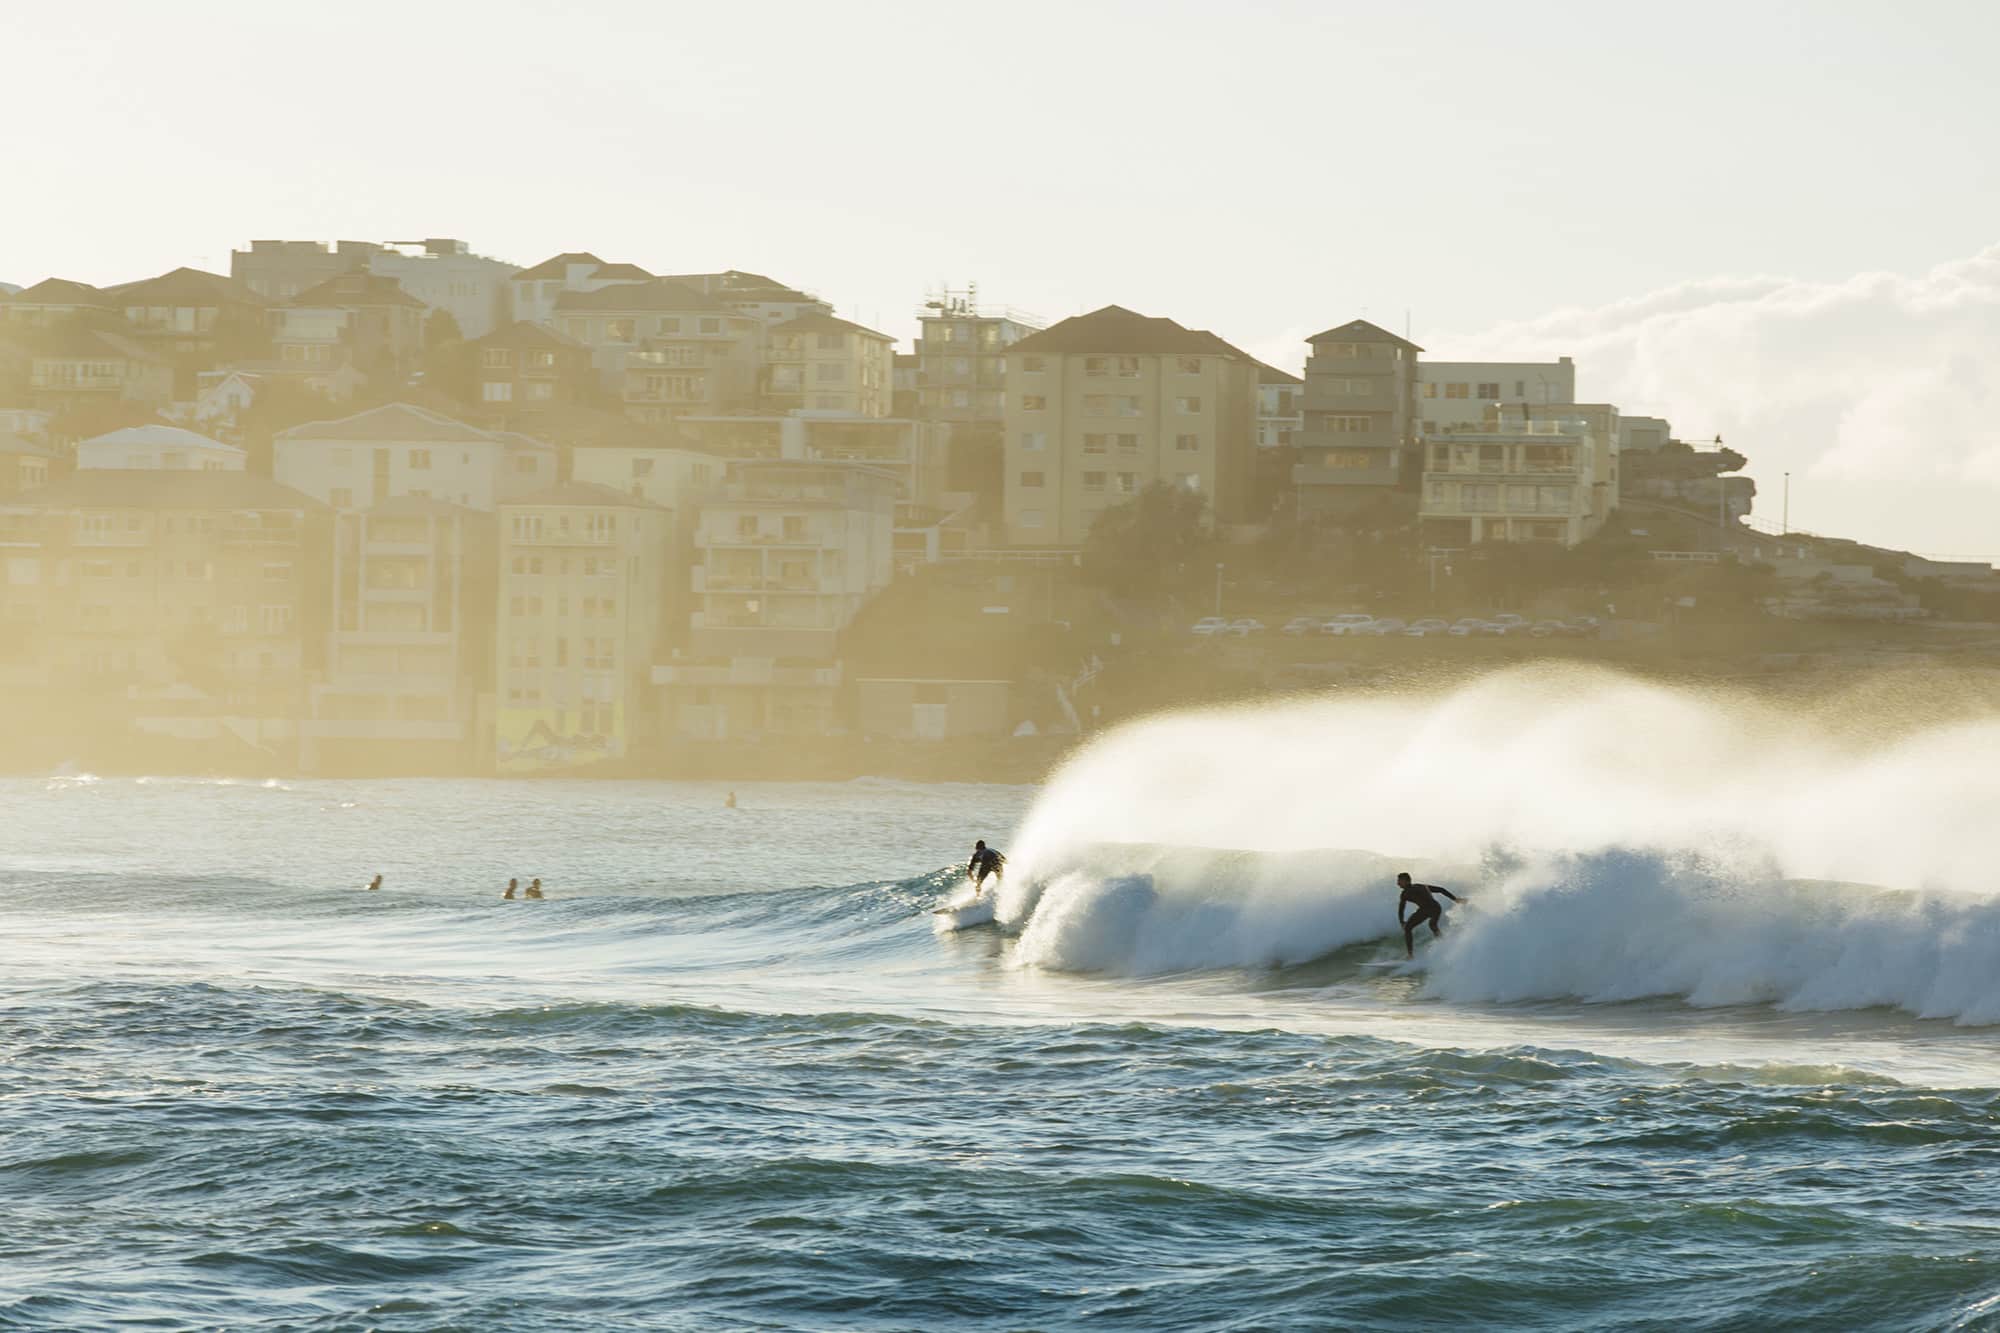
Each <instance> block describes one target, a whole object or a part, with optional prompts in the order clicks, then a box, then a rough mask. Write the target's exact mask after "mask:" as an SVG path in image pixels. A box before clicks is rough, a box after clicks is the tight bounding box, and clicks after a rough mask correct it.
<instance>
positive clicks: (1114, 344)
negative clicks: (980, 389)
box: [1004, 305, 1258, 547]
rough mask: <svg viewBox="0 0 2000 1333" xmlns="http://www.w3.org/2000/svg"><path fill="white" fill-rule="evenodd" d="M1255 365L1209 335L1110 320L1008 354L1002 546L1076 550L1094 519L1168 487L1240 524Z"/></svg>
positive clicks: (1122, 313)
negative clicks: (1192, 494)
mask: <svg viewBox="0 0 2000 1333" xmlns="http://www.w3.org/2000/svg"><path fill="white" fill-rule="evenodd" d="M1257 377H1258V363H1257V362H1256V361H1255V360H1254V359H1253V358H1252V357H1251V356H1250V355H1249V354H1248V353H1247V352H1243V351H1241V350H1239V349H1237V348H1235V347H1232V346H1230V345H1229V344H1228V343H1226V342H1224V341H1223V340H1222V339H1220V338H1218V337H1216V336H1215V335H1214V334H1212V333H1209V332H1206V331H1204V330H1198V329H1188V328H1183V327H1182V326H1181V325H1179V324H1176V323H1175V322H1174V321H1173V320H1171V319H1158V318H1152V317H1149V316H1146V315H1139V314H1134V313H1133V312H1132V311H1130V310H1126V309H1124V308H1122V307H1120V306H1115V305H1114V306H1106V307H1104V308H1103V309H1102V310H1098V311H1094V312H1092V313H1091V314H1088V315H1079V316H1077V317H1076V318H1074V319H1066V320H1063V321H1062V322H1061V323H1059V324H1055V325H1052V326H1051V327H1049V328H1047V329H1044V330H1043V331H1042V332H1040V333H1035V334H1030V335H1029V336H1028V337H1026V338H1023V339H1021V340H1020V341H1019V342H1017V343H1015V344H1014V345H1013V347H1012V348H1011V349H1009V352H1008V356H1007V407H1006V423H1007V426H1006V448H1005V454H1004V457H1005V460H1006V463H1005V468H1006V475H1005V492H1004V494H1005V515H1006V540H1007V544H1008V545H1010V546H1056V547H1074V546H1079V545H1081V544H1082V542H1083V540H1084V538H1085V537H1086V536H1087V535H1088V534H1089V532H1090V527H1091V524H1092V523H1094V522H1096V520H1097V516H1098V515H1099V514H1100V513H1102V512H1103V511H1104V510H1105V509H1107V508H1110V507H1111V506H1113V505H1118V504H1123V503H1125V502H1126V501H1128V500H1130V499H1131V498H1132V497H1133V496H1135V495H1137V494H1138V493H1139V492H1140V491H1141V490H1143V489H1144V488H1146V487H1147V486H1151V485H1153V484H1154V483H1157V482H1166V483H1170V484H1173V485H1177V486H1184V487H1186V488H1188V489H1190V490H1194V491H1199V492H1200V493H1201V494H1203V495H1204V496H1206V497H1208V500H1209V504H1210V506H1211V508H1212V511H1213V513H1214V516H1215V518H1216V519H1217V521H1219V522H1223V523H1236V522H1243V521H1245V520H1247V519H1248V518H1250V517H1251V515H1250V514H1249V512H1248V506H1249V500H1250V481H1251V474H1252V471H1253V468H1254V466H1255V450H1256V445H1257Z"/></svg>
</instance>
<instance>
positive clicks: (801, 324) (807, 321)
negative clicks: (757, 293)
mask: <svg viewBox="0 0 2000 1333" xmlns="http://www.w3.org/2000/svg"><path fill="white" fill-rule="evenodd" d="M771 332H773V333H859V334H862V335H864V336H866V337H870V338H876V339H879V340H880V341H882V342H885V343H892V342H894V341H896V340H895V339H894V338H892V337H890V336H889V335H888V334H886V333H877V332H876V331H875V330H874V329H871V328H869V327H867V326H866V325H863V324H856V323H853V322H852V321H850V320H845V319H836V318H835V317H834V316H832V315H822V314H818V313H814V314H810V315H800V316H799V317H798V318H797V319H788V320H786V321H785V322H784V323H782V324H773V325H772V326H771Z"/></svg>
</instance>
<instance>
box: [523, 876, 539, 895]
mask: <svg viewBox="0 0 2000 1333" xmlns="http://www.w3.org/2000/svg"><path fill="white" fill-rule="evenodd" d="M521 896H522V897H523V898H539V897H541V896H542V881H541V879H540V878H539V877H537V878H535V879H531V880H529V881H528V891H527V892H526V893H524V894H522V895H521Z"/></svg>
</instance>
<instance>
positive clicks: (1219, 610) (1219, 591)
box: [1215, 560, 1222, 620]
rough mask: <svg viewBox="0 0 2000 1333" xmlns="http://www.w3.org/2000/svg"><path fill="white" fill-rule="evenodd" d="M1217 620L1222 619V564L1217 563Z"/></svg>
mask: <svg viewBox="0 0 2000 1333" xmlns="http://www.w3.org/2000/svg"><path fill="white" fill-rule="evenodd" d="M1215 618H1216V619H1217V620H1220V619H1222V562H1221V561H1220V560H1218V561H1216V562H1215Z"/></svg>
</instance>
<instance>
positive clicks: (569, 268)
mask: <svg viewBox="0 0 2000 1333" xmlns="http://www.w3.org/2000/svg"><path fill="white" fill-rule="evenodd" d="M652 278H653V275H652V274H650V273H648V272H646V270H645V269H643V268H640V267H639V266H638V265H637V264H607V263H605V262H604V261H603V260H602V259H599V258H598V257H597V256H596V255H594V254H591V253H590V252H589V251H588V250H572V251H569V252H566V253H564V254H559V255H551V256H550V257H549V258H547V259H544V260H543V261H542V262H541V263H539V264H534V265H531V266H529V267H528V268H524V269H521V270H520V271H519V272H517V273H515V274H514V276H513V277H512V278H510V279H508V283H507V285H508V287H509V289H510V290H511V291H512V293H513V317H514V318H515V319H525V320H527V321H528V322H529V323H531V324H546V323H548V322H549V320H550V319H551V318H553V317H554V315H555V309H556V298H557V297H559V296H561V295H562V294H563V293H564V292H592V291H596V290H598V289H599V288H601V287H611V286H617V285H620V284H625V283H638V282H650V281H652Z"/></svg>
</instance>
